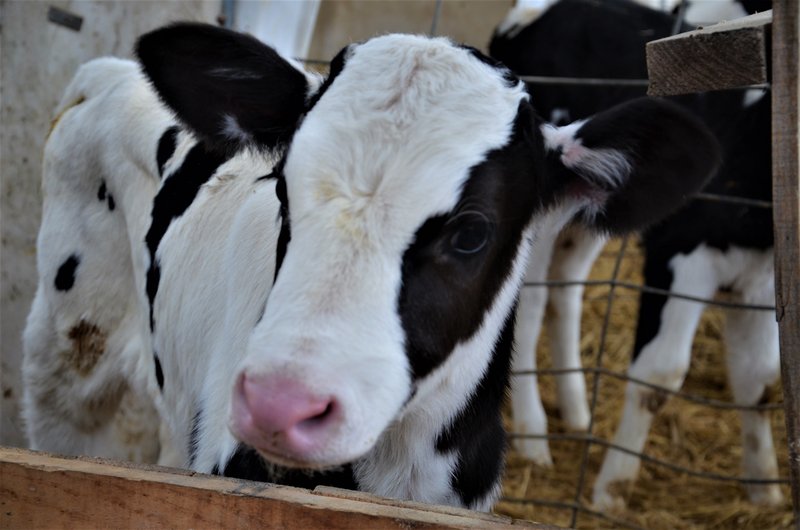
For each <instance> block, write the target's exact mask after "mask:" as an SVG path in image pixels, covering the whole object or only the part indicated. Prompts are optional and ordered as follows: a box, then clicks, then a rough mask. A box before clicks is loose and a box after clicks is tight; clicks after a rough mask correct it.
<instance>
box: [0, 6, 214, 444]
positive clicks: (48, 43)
mask: <svg viewBox="0 0 800 530" xmlns="http://www.w3.org/2000/svg"><path fill="white" fill-rule="evenodd" d="M50 6H56V7H59V8H62V9H65V10H67V11H69V12H71V13H74V14H77V15H80V16H81V17H83V25H82V27H81V29H80V31H77V32H76V31H73V30H71V29H67V28H65V27H62V26H58V25H55V24H53V23H51V22H48V20H47V13H48V9H49V7H50ZM219 12H220V2H219V0H173V1H170V2H134V1H123V2H113V1H107V2H96V1H58V0H52V1H49V2H39V1H27V0H20V1H15V0H0V20H1V21H2V29H0V32H2V33H1V34H0V106H1V108H2V110H1V111H0V112H1V114H0V189H1V190H2V195H0V201H1V202H0V232H2V240H1V242H2V247H1V248H0V362H1V364H0V393H1V394H2V408H0V414H2V416H0V444H3V445H17V446H22V445H24V444H25V439H24V436H23V429H22V425H21V424H20V420H19V415H18V413H17V404H18V398H19V396H20V395H21V392H22V387H21V381H20V375H19V366H20V361H21V346H20V334H21V333H22V329H23V327H24V323H25V317H26V315H27V313H28V310H29V308H30V304H31V300H32V299H33V294H34V291H35V288H36V256H35V245H36V234H37V232H38V228H39V221H40V217H41V194H40V191H39V188H40V168H41V162H42V148H43V145H44V137H45V134H46V133H47V130H48V127H49V124H50V119H51V111H52V109H53V108H54V107H55V105H56V103H57V102H58V100H59V98H60V96H61V92H62V90H63V89H64V87H65V86H66V85H67V82H68V81H69V79H70V78H71V76H72V74H73V73H74V72H75V69H76V68H77V67H78V65H80V64H81V63H83V62H84V61H86V60H88V59H91V58H92V57H98V56H102V55H117V56H121V57H130V56H131V50H132V49H133V44H134V41H135V39H136V37H137V36H138V35H140V34H141V33H143V32H145V31H148V30H150V29H153V28H155V27H158V26H160V25H162V24H164V23H166V22H169V21H171V20H178V19H181V20H203V21H208V22H213V21H214V20H215V19H216V17H217V15H218V13H219Z"/></svg>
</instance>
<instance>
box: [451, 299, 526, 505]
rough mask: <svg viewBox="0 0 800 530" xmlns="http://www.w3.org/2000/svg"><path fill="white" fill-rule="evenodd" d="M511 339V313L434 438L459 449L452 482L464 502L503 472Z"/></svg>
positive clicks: (476, 496) (484, 490) (490, 486)
mask: <svg viewBox="0 0 800 530" xmlns="http://www.w3.org/2000/svg"><path fill="white" fill-rule="evenodd" d="M512 314H513V313H512ZM513 340H514V325H513V316H511V317H509V318H508V320H507V321H506V323H505V325H504V326H503V331H502V333H501V334H500V338H499V340H498V342H497V344H496V345H495V348H494V352H493V354H492V360H491V362H490V363H489V368H488V370H487V371H486V373H485V374H484V376H483V379H481V382H480V384H479V385H478V388H476V389H475V392H474V393H473V394H472V396H471V397H470V399H469V401H468V402H467V404H466V406H465V407H464V408H463V409H462V410H461V412H460V413H459V414H458V416H456V418H455V420H453V423H452V424H451V425H450V426H448V427H447V428H446V429H444V430H443V431H442V432H441V433H440V434H439V437H438V439H437V440H436V449H437V450H438V451H439V452H442V453H450V452H453V451H455V452H457V453H458V463H457V464H456V469H455V472H454V473H453V478H452V485H453V489H454V490H455V491H457V492H458V494H459V496H460V497H461V500H462V501H463V502H464V504H465V505H466V506H471V505H472V504H473V503H474V502H475V501H477V500H479V499H480V498H482V497H484V496H486V495H487V494H488V493H490V492H491V491H492V490H493V489H494V487H495V486H496V485H497V483H498V481H499V480H500V476H501V474H502V472H503V462H504V455H505V449H506V433H505V429H504V428H503V420H502V415H501V412H500V410H501V407H502V405H503V401H504V400H505V396H506V392H507V388H508V383H509V374H510V371H511V352H512V346H513Z"/></svg>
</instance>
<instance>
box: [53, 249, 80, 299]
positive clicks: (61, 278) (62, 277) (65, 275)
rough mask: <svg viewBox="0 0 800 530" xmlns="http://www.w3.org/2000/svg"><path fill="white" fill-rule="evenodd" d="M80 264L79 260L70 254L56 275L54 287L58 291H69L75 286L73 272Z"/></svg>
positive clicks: (75, 255) (76, 256)
mask: <svg viewBox="0 0 800 530" xmlns="http://www.w3.org/2000/svg"><path fill="white" fill-rule="evenodd" d="M80 263H81V258H80V257H79V256H78V255H77V254H72V255H71V256H70V257H68V258H67V259H66V260H64V263H62V264H61V266H60V267H59V268H58V272H57V273H56V279H55V282H54V283H55V286H56V289H57V290H59V291H69V290H70V289H72V286H73V285H75V271H76V270H77V269H78V265H80Z"/></svg>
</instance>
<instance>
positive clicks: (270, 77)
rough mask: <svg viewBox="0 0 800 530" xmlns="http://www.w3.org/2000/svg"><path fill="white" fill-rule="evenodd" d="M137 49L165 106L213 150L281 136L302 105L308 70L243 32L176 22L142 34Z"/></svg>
mask: <svg viewBox="0 0 800 530" xmlns="http://www.w3.org/2000/svg"><path fill="white" fill-rule="evenodd" d="M136 55H137V56H138V58H139V60H140V62H141V64H142V67H143V70H144V73H145V74H146V75H147V77H148V78H149V79H150V81H151V82H152V84H153V86H154V87H155V89H156V91H157V92H158V94H159V96H160V97H161V99H162V100H163V101H164V102H165V103H166V104H167V106H169V107H170V108H171V109H172V110H173V111H174V112H175V113H176V114H177V116H178V118H179V119H180V120H181V121H183V122H184V123H185V124H186V125H187V126H188V127H189V128H190V129H192V130H193V131H194V132H196V133H197V134H198V135H199V136H201V137H202V138H203V139H205V140H206V142H207V143H208V144H209V145H210V146H211V147H212V148H215V149H218V150H231V149H237V148H239V147H241V146H242V145H251V146H254V147H266V148H273V147H276V146H278V145H280V144H282V143H285V142H287V141H288V140H289V139H291V136H292V134H293V132H294V130H295V128H296V126H297V122H298V120H299V118H300V116H301V115H302V114H303V112H304V110H305V103H306V96H307V93H308V91H309V81H308V78H307V77H306V74H305V73H304V72H302V71H301V70H299V69H297V68H295V66H293V65H292V64H291V63H290V62H289V61H287V60H286V59H284V58H283V57H281V56H280V55H278V53H277V52H276V51H275V50H273V49H272V48H270V47H269V46H266V45H265V44H263V43H261V42H260V41H258V40H257V39H255V38H253V37H250V36H248V35H243V34H240V33H236V32H233V31H229V30H226V29H222V28H218V27H216V26H211V25H207V24H192V23H180V24H175V25H172V26H167V27H165V28H161V29H158V30H155V31H152V32H150V33H147V34H146V35H144V36H142V37H141V38H140V39H139V41H138V43H137V45H136Z"/></svg>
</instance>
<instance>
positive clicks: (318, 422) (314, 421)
mask: <svg viewBox="0 0 800 530" xmlns="http://www.w3.org/2000/svg"><path fill="white" fill-rule="evenodd" d="M335 409H336V405H335V402H334V400H332V399H331V400H330V401H328V402H327V404H326V405H325V408H324V409H323V410H322V412H320V413H319V414H314V415H313V416H310V417H308V418H306V419H304V420H302V421H300V422H298V424H297V425H298V427H301V428H303V427H307V428H316V427H320V426H322V425H323V424H324V423H326V422H327V421H328V419H329V418H332V417H333V415H334V410H335Z"/></svg>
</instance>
